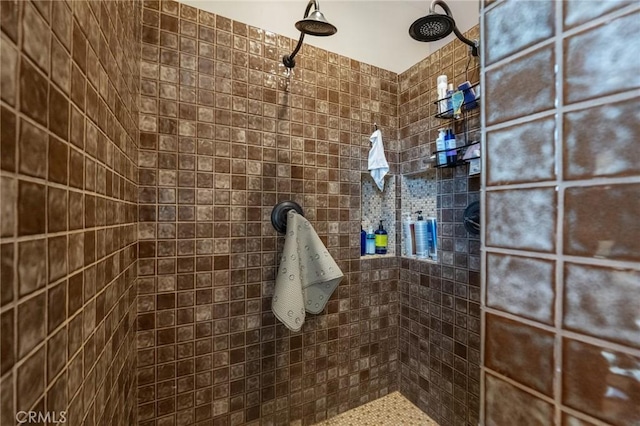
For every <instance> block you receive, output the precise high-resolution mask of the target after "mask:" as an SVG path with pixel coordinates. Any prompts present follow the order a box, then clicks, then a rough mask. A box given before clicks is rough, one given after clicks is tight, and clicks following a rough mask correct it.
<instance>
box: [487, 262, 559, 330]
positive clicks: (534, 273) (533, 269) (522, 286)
mask: <svg viewBox="0 0 640 426" xmlns="http://www.w3.org/2000/svg"><path fill="white" fill-rule="evenodd" d="M554 283H555V265H554V262H552V261H548V260H543V259H534V258H527V257H520V256H508V255H502V254H497V253H488V254H487V306H490V307H492V308H497V309H501V310H503V311H506V312H510V313H512V314H515V315H519V316H523V317H525V318H529V319H532V320H535V321H540V322H543V323H546V324H549V325H551V324H553V318H554V300H555V288H554Z"/></svg>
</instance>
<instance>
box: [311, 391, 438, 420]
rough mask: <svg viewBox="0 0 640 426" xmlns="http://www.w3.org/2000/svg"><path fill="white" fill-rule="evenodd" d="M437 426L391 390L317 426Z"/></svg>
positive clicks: (398, 393)
mask: <svg viewBox="0 0 640 426" xmlns="http://www.w3.org/2000/svg"><path fill="white" fill-rule="evenodd" d="M365 425H366V426H398V425H402V426H438V424H437V423H436V422H434V421H433V420H431V418H430V417H429V416H427V415H426V414H425V413H423V412H422V411H421V410H420V409H419V408H418V407H416V406H415V405H413V404H412V403H411V402H410V401H409V400H408V399H406V398H405V397H404V396H402V395H401V394H400V392H393V393H391V394H389V395H387V396H384V397H382V398H379V399H376V400H375V401H372V402H369V403H368V404H365V405H361V406H360V407H357V408H354V409H352V410H349V411H347V412H344V413H342V414H340V415H338V416H336V417H333V418H331V419H329V420H327V421H325V422H322V423H318V424H317V426H365Z"/></svg>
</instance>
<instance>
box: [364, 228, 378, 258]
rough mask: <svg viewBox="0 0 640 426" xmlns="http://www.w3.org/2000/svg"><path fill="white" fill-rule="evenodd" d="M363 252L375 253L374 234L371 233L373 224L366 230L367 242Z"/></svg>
mask: <svg viewBox="0 0 640 426" xmlns="http://www.w3.org/2000/svg"><path fill="white" fill-rule="evenodd" d="M365 254H376V235H375V234H374V233H373V226H370V227H369V230H368V231H367V244H366V251H365Z"/></svg>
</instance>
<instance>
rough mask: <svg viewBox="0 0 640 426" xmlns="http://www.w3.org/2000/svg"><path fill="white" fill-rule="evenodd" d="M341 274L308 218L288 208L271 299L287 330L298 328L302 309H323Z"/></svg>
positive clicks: (319, 310)
mask: <svg viewBox="0 0 640 426" xmlns="http://www.w3.org/2000/svg"><path fill="white" fill-rule="evenodd" d="M343 276H344V275H343V274H342V271H341V270H340V268H339V267H338V264H337V263H336V261H335V260H333V257H331V255H330V254H329V252H328V251H327V249H326V247H325V246H324V244H322V241H321V240H320V237H318V234H316V231H315V230H314V229H313V227H312V226H311V224H310V223H309V221H308V220H307V219H305V218H304V216H302V215H299V214H297V213H296V212H294V211H293V210H290V211H289V212H288V213H287V233H286V236H285V241H284V250H283V253H282V260H281V261H280V267H279V268H278V275H277V276H276V287H275V291H274V293H273V300H272V302H271V309H272V310H273V313H274V314H275V316H276V318H278V319H279V320H280V321H282V323H283V324H284V325H286V326H287V328H289V329H290V330H293V331H299V330H300V329H301V328H302V324H303V323H304V318H305V310H306V311H307V312H310V313H312V314H318V313H320V312H322V310H323V309H324V307H325V305H326V304H327V302H328V301H329V298H330V297H331V294H332V293H333V291H334V290H335V289H336V288H337V287H338V284H339V283H340V281H341V280H342V277H343Z"/></svg>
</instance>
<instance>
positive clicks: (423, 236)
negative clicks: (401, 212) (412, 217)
mask: <svg viewBox="0 0 640 426" xmlns="http://www.w3.org/2000/svg"><path fill="white" fill-rule="evenodd" d="M416 213H418V220H416V223H415V224H414V227H415V230H416V255H417V256H418V258H420V259H426V258H427V255H428V253H429V247H428V239H427V222H426V221H425V220H424V217H422V210H418V211H417V212H416Z"/></svg>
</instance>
